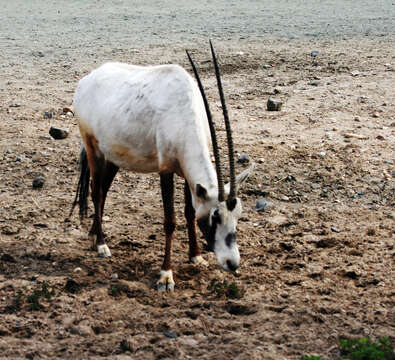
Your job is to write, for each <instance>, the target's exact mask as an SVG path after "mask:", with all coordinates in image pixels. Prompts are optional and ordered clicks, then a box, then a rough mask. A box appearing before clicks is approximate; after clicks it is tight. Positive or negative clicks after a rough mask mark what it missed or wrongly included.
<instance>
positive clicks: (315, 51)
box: [310, 50, 320, 58]
mask: <svg viewBox="0 0 395 360" xmlns="http://www.w3.org/2000/svg"><path fill="white" fill-rule="evenodd" d="M319 53H320V52H319V51H318V50H313V51H312V52H311V53H310V55H311V57H313V58H315V57H317V55H318V54H319Z"/></svg>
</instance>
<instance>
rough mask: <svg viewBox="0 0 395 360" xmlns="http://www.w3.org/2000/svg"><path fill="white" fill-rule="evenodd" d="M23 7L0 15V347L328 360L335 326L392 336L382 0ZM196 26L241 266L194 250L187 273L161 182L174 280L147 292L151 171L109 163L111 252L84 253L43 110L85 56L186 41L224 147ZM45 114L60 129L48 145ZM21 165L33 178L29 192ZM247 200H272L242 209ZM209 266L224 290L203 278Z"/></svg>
mask: <svg viewBox="0 0 395 360" xmlns="http://www.w3.org/2000/svg"><path fill="white" fill-rule="evenodd" d="M27 3H28V4H25V2H24V1H20V0H19V1H13V2H6V3H5V4H2V9H1V10H0V30H1V32H0V48H1V51H0V60H1V61H0V68H1V78H0V130H1V132H0V134H1V136H0V314H1V315H0V319H1V320H0V358H1V359H21V358H22V359H23V358H28V359H54V358H64V359H71V358H73V359H103V358H105V359H130V358H131V359H189V358H190V359H196V358H201V359H300V357H301V355H303V354H309V355H311V354H317V355H321V356H322V358H323V359H336V358H337V357H338V350H337V346H338V344H339V338H341V337H350V338H353V337H361V336H370V337H371V338H376V337H381V336H388V337H389V338H390V341H391V342H392V344H393V345H394V342H395V310H394V309H395V284H394V279H395V270H394V260H395V258H394V257H395V250H394V228H395V227H394V218H395V210H394V205H395V195H394V194H395V192H394V185H395V181H394V177H395V173H394V171H395V165H394V164H395V163H394V158H395V156H394V154H395V152H394V148H395V92H394V84H395V75H394V68H395V50H394V49H395V41H394V40H395V37H394V27H393V26H394V20H393V18H391V16H390V14H391V11H392V12H393V11H394V5H393V4H392V3H391V1H377V2H371V1H370V2H368V1H360V3H361V6H360V7H358V9H353V8H352V3H355V2H348V1H338V2H337V1H334V2H331V4H332V3H337V5H338V6H337V5H333V8H331V7H330V6H329V5H322V7H319V8H317V9H314V7H312V8H308V7H307V8H304V7H303V6H304V5H303V4H304V2H302V1H295V2H288V1H277V2H276V4H275V5H274V4H273V2H271V3H269V2H266V1H262V2H253V1H246V2H240V3H243V5H241V4H238V3H239V2H225V1H218V2H215V4H214V3H213V2H207V3H204V2H202V3H201V4H199V5H196V6H198V7H196V8H195V7H193V6H190V7H188V5H187V4H188V2H185V3H184V5H183V7H182V8H178V9H177V11H176V6H177V5H176V2H174V3H173V2H169V7H168V8H160V7H161V6H164V5H163V2H150V4H151V5H144V6H142V7H140V8H139V7H138V6H137V5H136V4H137V2H136V4H134V2H130V3H129V2H127V1H108V2H103V1H85V2H83V3H84V5H79V4H80V2H77V1H70V2H64V4H63V5H56V6H55V3H56V2H49V1H32V2H27ZM62 3H63V2H62ZM66 6H67V7H66ZM369 6H370V7H369ZM191 9H193V10H191ZM206 10H207V12H206ZM290 14H293V15H292V16H291V15H290ZM288 15H289V17H288ZM328 24H330V25H328ZM209 36H210V37H212V38H213V40H214V43H215V45H216V48H217V52H218V54H219V55H220V64H221V69H222V72H223V79H224V81H225V92H226V96H227V100H228V106H229V108H230V115H231V120H232V126H233V130H234V141H235V147H236V150H237V152H238V153H239V154H248V155H249V156H250V158H251V159H252V160H253V161H255V162H256V163H257V166H256V169H255V171H254V173H253V175H252V176H251V177H250V178H249V179H248V180H247V182H246V183H245V184H244V186H243V187H242V188H241V189H240V196H241V198H242V200H243V204H244V215H243V218H242V219H241V221H240V222H239V226H238V242H239V245H240V250H241V257H242V264H241V269H240V271H239V273H238V274H237V275H236V276H234V275H232V274H229V273H226V272H224V271H222V270H220V269H219V268H218V265H217V262H216V260H215V258H214V256H213V254H211V253H205V252H203V255H204V257H205V258H206V259H207V260H208V261H209V263H210V265H209V267H207V268H204V267H196V266H194V265H192V264H189V263H188V262H187V259H188V257H187V235H186V228H185V225H184V220H183V196H182V193H183V191H182V185H183V183H182V181H181V179H178V180H177V197H176V209H177V217H178V224H179V225H178V227H177V231H176V240H175V242H174V246H173V271H174V274H175V281H176V290H175V291H174V293H158V292H157V291H156V290H155V282H156V281H157V278H158V271H159V269H160V266H161V263H162V259H163V254H164V234H163V229H162V207H161V200H160V192H159V177H158V176H157V175H141V174H134V173H129V172H126V171H121V172H120V173H119V174H118V176H117V178H116V179H115V181H114V184H113V186H112V188H111V191H110V194H109V198H108V200H107V203H106V208H105V222H104V230H105V232H106V234H107V237H108V242H109V246H110V248H111V251H112V254H113V257H112V258H110V259H101V258H98V257H97V255H96V253H95V252H93V251H91V250H90V243H89V242H88V240H87V232H88V229H89V226H90V221H91V219H88V220H87V221H86V222H84V223H83V224H81V223H80V221H79V219H78V216H77V214H76V213H75V214H74V215H73V216H72V217H71V219H70V221H68V222H65V219H66V218H67V217H68V212H69V209H70V206H71V203H72V201H73V197H74V190H75V187H76V183H77V178H78V154H79V149H80V139H79V134H78V129H77V126H76V120H75V119H74V118H73V117H72V116H69V115H67V114H63V107H64V106H68V105H70V104H71V103H72V96H73V92H74V89H75V86H76V83H77V81H78V80H79V79H80V78H81V77H82V76H84V75H85V74H87V73H88V72H89V71H91V70H92V69H93V68H95V67H96V66H98V65H99V64H101V63H103V62H105V61H108V60H117V61H124V62H129V63H135V64H159V63H178V64H181V65H183V66H185V67H186V68H187V69H189V66H188V64H187V59H186V56H185V52H184V51H185V49H189V50H190V51H191V53H192V54H193V56H194V58H195V59H196V60H197V62H198V64H199V68H200V69H201V74H202V77H203V82H204V84H205V85H206V87H207V89H208V95H209V99H210V100H211V103H212V107H213V110H214V114H215V118H216V126H217V129H218V133H219V136H220V138H221V143H222V144H223V146H222V148H223V149H224V154H223V160H224V161H226V152H225V149H226V147H225V146H224V140H225V132H224V125H223V121H222V116H221V109H220V105H219V104H220V103H219V99H218V95H217V90H216V86H215V79H214V78H213V73H212V68H211V64H210V62H209V59H210V57H209V52H208V44H207V38H208V37H209ZM313 50H317V51H319V53H318V55H317V56H316V57H314V58H313V57H312V56H311V51H313ZM269 96H273V97H275V98H277V99H280V100H283V101H284V105H283V108H282V111H280V112H267V111H266V101H267V99H268V97H269ZM44 112H47V113H50V114H52V118H48V117H50V116H51V115H49V116H48V114H46V116H44ZM51 126H57V127H60V128H63V129H68V130H69V136H68V138H66V139H64V140H53V139H52V138H51V137H50V136H49V134H48V130H49V128H50V127H51ZM244 166H245V165H241V164H238V167H237V171H238V172H240V171H242V170H243V169H244ZM38 174H43V175H44V176H45V184H44V186H43V187H42V188H41V189H33V188H32V181H33V179H34V178H36V177H37V175H38ZM259 199H265V200H266V201H269V202H270V203H272V204H273V205H272V207H271V208H270V209H269V210H266V211H264V212H258V211H256V210H255V204H256V202H257V200H259ZM91 209H92V206H91ZM225 280H226V281H227V283H228V284H231V283H232V282H235V283H236V284H237V286H238V288H239V289H240V291H239V293H238V294H236V295H239V296H238V297H237V296H236V298H234V297H232V296H231V295H232V294H230V293H226V292H225V293H222V294H221V293H220V292H219V291H215V287H213V286H212V285H213V282H214V281H216V282H217V283H222V282H223V281H225ZM216 289H217V290H218V287H217V288H216ZM37 299H38V304H37V302H36V301H35V300H37Z"/></svg>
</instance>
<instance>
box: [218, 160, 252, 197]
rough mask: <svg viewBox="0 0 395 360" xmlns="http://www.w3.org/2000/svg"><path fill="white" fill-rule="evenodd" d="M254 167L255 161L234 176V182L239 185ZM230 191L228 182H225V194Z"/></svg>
mask: <svg viewBox="0 0 395 360" xmlns="http://www.w3.org/2000/svg"><path fill="white" fill-rule="evenodd" d="M254 167H255V163H252V164H251V165H250V166H249V167H248V168H247V169H245V170H244V171H243V172H242V173H241V174H239V175H237V176H236V184H237V185H239V184H241V183H243V182H244V181H245V180H246V179H247V178H248V176H249V175H250V173H251V172H252V170H254ZM229 192H230V183H227V184H225V194H226V195H229Z"/></svg>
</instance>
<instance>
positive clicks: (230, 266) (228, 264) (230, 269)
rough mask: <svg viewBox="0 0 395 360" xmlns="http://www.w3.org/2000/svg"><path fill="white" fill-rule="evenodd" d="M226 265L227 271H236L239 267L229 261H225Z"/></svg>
mask: <svg viewBox="0 0 395 360" xmlns="http://www.w3.org/2000/svg"><path fill="white" fill-rule="evenodd" d="M226 265H227V266H228V269H229V271H236V270H237V269H238V267H239V264H235V263H233V262H232V261H230V260H226Z"/></svg>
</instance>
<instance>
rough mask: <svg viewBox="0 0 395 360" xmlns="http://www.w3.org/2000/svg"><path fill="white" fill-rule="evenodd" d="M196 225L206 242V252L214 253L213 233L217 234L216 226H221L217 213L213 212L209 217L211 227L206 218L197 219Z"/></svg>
mask: <svg viewBox="0 0 395 360" xmlns="http://www.w3.org/2000/svg"><path fill="white" fill-rule="evenodd" d="M197 223H198V226H199V229H200V231H201V232H202V233H203V236H204V238H205V239H206V241H207V250H209V251H214V244H215V233H216V232H217V226H218V224H221V217H220V216H219V214H218V212H217V211H216V212H214V214H213V216H212V217H211V225H210V221H209V217H208V216H207V217H203V218H201V219H198V221H197Z"/></svg>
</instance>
